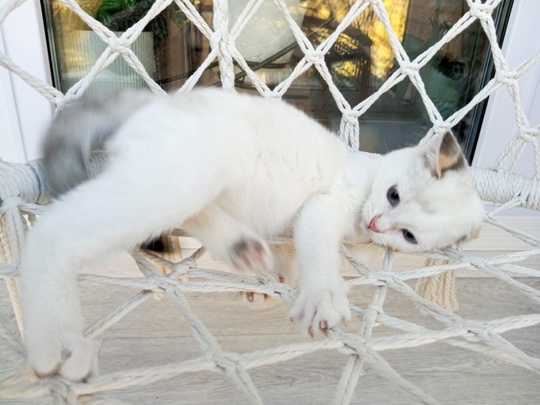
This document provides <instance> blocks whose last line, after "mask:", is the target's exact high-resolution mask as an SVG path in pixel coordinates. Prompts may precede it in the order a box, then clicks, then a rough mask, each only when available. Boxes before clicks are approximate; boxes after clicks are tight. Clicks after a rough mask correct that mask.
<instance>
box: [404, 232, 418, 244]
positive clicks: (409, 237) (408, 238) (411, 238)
mask: <svg viewBox="0 0 540 405" xmlns="http://www.w3.org/2000/svg"><path fill="white" fill-rule="evenodd" d="M401 233H402V234H403V237H404V238H405V240H406V241H407V242H409V243H412V244H413V245H416V244H417V243H418V241H417V240H416V238H415V237H414V235H413V234H412V233H411V232H410V231H408V230H407V229H402V230H401Z"/></svg>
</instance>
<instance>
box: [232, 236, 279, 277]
mask: <svg viewBox="0 0 540 405" xmlns="http://www.w3.org/2000/svg"><path fill="white" fill-rule="evenodd" d="M230 260H231V262H232V264H233V265H234V266H235V267H236V268H237V269H239V270H243V271H246V270H248V271H249V270H252V271H255V272H256V273H268V272H271V271H272V269H273V258H272V253H271V252H270V249H269V248H268V245H267V244H266V242H265V241H263V240H257V239H253V238H246V239H242V240H240V241H238V242H237V243H235V244H234V246H233V247H232V249H231V253H230Z"/></svg>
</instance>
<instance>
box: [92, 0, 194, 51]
mask: <svg viewBox="0 0 540 405" xmlns="http://www.w3.org/2000/svg"><path fill="white" fill-rule="evenodd" d="M154 1H155V0H103V1H102V2H101V4H100V6H99V8H98V9H97V11H96V13H95V16H94V18H95V19H96V20H97V21H99V22H101V23H102V24H103V25H105V26H106V27H107V28H109V29H110V30H113V31H126V30H127V29H128V28H130V27H131V26H132V25H133V24H135V23H136V22H138V21H139V20H141V19H142V18H143V17H144V16H145V15H146V14H147V13H148V11H149V10H150V8H151V7H152V5H153V4H154ZM167 17H170V18H167ZM169 20H171V21H173V22H174V23H175V24H176V25H178V26H183V25H185V24H186V23H187V22H188V21H189V20H188V19H187V18H186V16H185V15H184V13H182V11H180V9H178V7H177V6H176V5H174V4H171V5H170V6H169V7H167V8H166V9H165V10H164V11H163V12H161V13H160V14H158V15H157V16H156V17H155V18H153V19H152V20H151V21H150V22H149V23H148V25H147V26H146V27H145V28H144V31H148V32H152V33H153V34H154V47H156V48H157V47H159V45H161V44H162V43H163V42H164V41H165V40H166V39H167V38H168V36H169V25H168V21H169Z"/></svg>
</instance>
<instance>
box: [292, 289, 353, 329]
mask: <svg viewBox="0 0 540 405" xmlns="http://www.w3.org/2000/svg"><path fill="white" fill-rule="evenodd" d="M339 284H340V285H339V287H335V288H329V287H327V288H319V289H317V288H312V289H307V290H306V291H300V293H299V295H298V297H297V299H296V302H295V304H294V306H293V308H292V309H291V311H290V313H289V315H290V317H291V320H293V321H295V322H298V323H300V325H301V326H302V328H303V329H304V330H307V331H308V334H309V335H310V336H311V337H313V336H314V335H315V334H317V333H322V334H324V335H326V334H327V333H328V330H329V329H331V328H333V327H334V326H336V325H338V324H339V323H340V322H341V321H346V320H350V319H351V310H350V308H349V300H348V299H347V287H346V285H345V283H339Z"/></svg>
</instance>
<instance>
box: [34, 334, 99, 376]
mask: <svg viewBox="0 0 540 405" xmlns="http://www.w3.org/2000/svg"><path fill="white" fill-rule="evenodd" d="M36 338H38V339H36ZM27 354H28V362H29V363H30V367H32V369H33V370H34V372H35V374H36V376H37V377H39V378H45V377H50V376H52V375H55V374H60V375H62V376H63V377H65V378H67V379H69V380H72V381H81V380H84V379H86V378H88V377H90V376H92V375H95V374H97V361H96V359H95V358H94V348H93V344H92V341H90V340H89V339H87V338H84V337H83V336H79V335H77V334H75V333H66V334H64V335H62V336H59V335H49V336H44V335H43V334H40V335H39V337H38V336H34V338H32V337H27Z"/></svg>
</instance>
